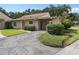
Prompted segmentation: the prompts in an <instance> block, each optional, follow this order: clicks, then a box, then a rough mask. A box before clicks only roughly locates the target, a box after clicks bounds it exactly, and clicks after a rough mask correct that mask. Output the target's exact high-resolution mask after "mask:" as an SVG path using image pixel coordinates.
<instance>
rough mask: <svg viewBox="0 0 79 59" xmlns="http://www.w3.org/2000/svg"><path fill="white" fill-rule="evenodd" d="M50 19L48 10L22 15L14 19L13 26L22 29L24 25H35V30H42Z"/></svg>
mask: <svg viewBox="0 0 79 59" xmlns="http://www.w3.org/2000/svg"><path fill="white" fill-rule="evenodd" d="M50 20H52V18H51V17H50V14H49V13H48V12H45V13H37V14H32V15H24V16H22V17H20V18H17V19H15V22H14V23H13V27H14V28H16V29H22V28H23V27H24V26H32V25H33V26H35V28H36V30H44V29H45V28H46V25H47V24H48V23H49V21H50Z"/></svg>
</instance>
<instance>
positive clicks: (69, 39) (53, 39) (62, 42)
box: [39, 26, 79, 47]
mask: <svg viewBox="0 0 79 59" xmlns="http://www.w3.org/2000/svg"><path fill="white" fill-rule="evenodd" d="M70 29H73V30H76V31H77V32H74V33H69V34H71V35H72V36H70V35H51V34H49V33H44V34H43V35H41V36H40V37H39V40H40V42H42V43H43V44H45V45H48V46H54V47H64V46H67V45H70V44H72V43H73V42H75V41H76V40H78V39H79V26H74V27H71V28H70ZM67 34H68V33H67Z"/></svg>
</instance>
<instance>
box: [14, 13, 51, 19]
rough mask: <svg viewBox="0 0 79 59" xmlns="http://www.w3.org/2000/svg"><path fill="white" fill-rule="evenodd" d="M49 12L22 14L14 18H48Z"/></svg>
mask: <svg viewBox="0 0 79 59" xmlns="http://www.w3.org/2000/svg"><path fill="white" fill-rule="evenodd" d="M50 18H51V17H50V14H49V13H48V12H44V13H37V14H32V15H24V16H22V17H20V18H17V19H15V20H28V19H33V20H35V19H50Z"/></svg>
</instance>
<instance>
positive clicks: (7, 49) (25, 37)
mask: <svg viewBox="0 0 79 59" xmlns="http://www.w3.org/2000/svg"><path fill="white" fill-rule="evenodd" d="M43 33H44V31H35V32H29V33H25V34H21V35H17V36H12V37H6V38H1V39H2V40H0V54H1V55H11V54H12V55H46V54H47V55H53V54H56V53H57V52H59V51H60V50H61V49H62V48H54V47H49V46H45V45H43V44H41V43H40V42H39V40H38V39H37V38H38V37H39V36H40V35H41V34H43Z"/></svg>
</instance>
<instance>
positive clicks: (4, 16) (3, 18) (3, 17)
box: [0, 12, 12, 21]
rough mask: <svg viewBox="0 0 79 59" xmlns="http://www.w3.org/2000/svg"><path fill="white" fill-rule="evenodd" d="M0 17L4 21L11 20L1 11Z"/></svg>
mask: <svg viewBox="0 0 79 59" xmlns="http://www.w3.org/2000/svg"><path fill="white" fill-rule="evenodd" d="M0 19H1V20H4V21H10V20H12V19H11V18H10V17H8V16H7V15H5V14H4V13H2V12H0Z"/></svg>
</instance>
